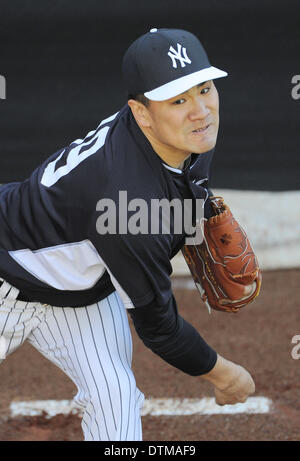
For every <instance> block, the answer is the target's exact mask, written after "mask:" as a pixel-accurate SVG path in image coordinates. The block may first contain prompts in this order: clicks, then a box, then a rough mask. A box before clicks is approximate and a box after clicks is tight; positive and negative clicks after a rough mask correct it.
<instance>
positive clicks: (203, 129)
mask: <svg viewBox="0 0 300 461" xmlns="http://www.w3.org/2000/svg"><path fill="white" fill-rule="evenodd" d="M209 126H210V123H209V124H208V125H205V126H203V127H201V128H197V129H196V130H193V133H203V131H206V130H207V128H208V127H209Z"/></svg>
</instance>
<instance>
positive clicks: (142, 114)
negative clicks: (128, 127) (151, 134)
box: [128, 99, 150, 128]
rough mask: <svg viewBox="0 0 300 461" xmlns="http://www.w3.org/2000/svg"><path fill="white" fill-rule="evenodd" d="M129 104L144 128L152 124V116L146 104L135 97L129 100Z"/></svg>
mask: <svg viewBox="0 0 300 461" xmlns="http://www.w3.org/2000/svg"><path fill="white" fill-rule="evenodd" d="M128 106H129V107H130V109H131V112H132V115H133V116H134V118H135V120H136V122H137V124H138V125H140V126H142V127H143V128H146V127H149V126H150V117H149V111H148V109H147V107H146V106H144V104H142V103H141V102H139V101H136V100H135V99H129V100H128Z"/></svg>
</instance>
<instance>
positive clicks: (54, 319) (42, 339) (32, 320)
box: [0, 282, 144, 441]
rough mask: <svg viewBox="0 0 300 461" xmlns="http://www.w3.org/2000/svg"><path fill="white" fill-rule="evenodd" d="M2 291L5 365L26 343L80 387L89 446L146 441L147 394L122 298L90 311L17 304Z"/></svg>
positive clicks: (0, 333)
mask: <svg viewBox="0 0 300 461" xmlns="http://www.w3.org/2000/svg"><path fill="white" fill-rule="evenodd" d="M18 293H19V291H18V290H17V289H16V288H15V287H12V286H11V285H9V284H8V283H7V282H4V283H3V284H2V286H1V287H0V363H1V362H2V361H3V360H4V359H5V358H6V357H7V356H8V355H9V354H10V353H12V352H13V351H14V350H16V349H17V348H18V347H19V346H20V345H21V344H22V343H23V342H24V341H25V340H27V341H29V342H30V343H31V344H32V345H33V346H34V347H35V348H36V349H37V350H38V351H40V352H41V353H42V354H43V355H44V356H45V357H46V358H47V359H49V360H50V361H51V362H52V363H54V364H55V365H57V366H58V367H59V368H60V369H61V370H63V371H64V373H65V374H66V375H67V376H68V377H69V378H70V379H71V380H72V381H73V382H74V383H75V385H76V387H77V390H78V392H77V394H76V396H75V398H74V403H75V404H76V405H77V406H78V407H80V409H81V410H82V414H83V417H82V430H83V433H84V439H85V440H86V441H104V440H105V441H125V440H142V428H141V408H142V405H143V401H144V396H143V394H142V393H141V392H140V391H139V389H138V388H137V386H136V382H135V378H134V375H133V372H132V370H131V359H132V338H131V332H130V328H129V323H128V318H127V314H126V310H125V308H124V305H123V303H122V301H121V299H120V297H119V296H118V294H117V293H116V292H113V293H112V294H110V295H109V296H108V297H107V298H105V299H104V300H102V301H100V302H98V303H96V304H93V305H90V306H85V307H79V308H71V307H67V308H61V307H55V306H49V305H42V304H40V303H33V302H30V303H26V302H23V301H18V300H16V297H17V295H18Z"/></svg>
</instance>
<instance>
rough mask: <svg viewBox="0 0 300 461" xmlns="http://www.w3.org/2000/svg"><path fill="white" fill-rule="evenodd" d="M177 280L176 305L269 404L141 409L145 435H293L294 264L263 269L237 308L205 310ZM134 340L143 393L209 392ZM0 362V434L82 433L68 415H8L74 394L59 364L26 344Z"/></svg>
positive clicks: (296, 381)
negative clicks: (152, 412) (155, 412)
mask: <svg viewBox="0 0 300 461" xmlns="http://www.w3.org/2000/svg"><path fill="white" fill-rule="evenodd" d="M181 281H182V279H174V293H175V296H176V299H177V302H178V307H179V310H180V313H181V314H182V315H183V317H185V318H186V319H187V320H189V321H191V323H192V324H193V325H194V326H196V327H197V328H198V329H199V331H200V332H201V334H202V336H203V337H204V338H205V339H206V340H207V342H208V343H209V344H211V345H212V347H214V348H215V349H216V350H217V351H218V352H219V353H220V354H222V355H223V356H224V357H226V358H228V359H231V360H233V361H235V362H237V363H239V364H241V365H243V366H245V367H246V368H247V369H248V370H249V371H250V373H251V374H252V376H253V378H254V380H255V383H256V393H255V395H256V396H264V397H269V398H271V399H272V401H273V408H272V410H271V412H270V413H268V414H261V415H259V414H252V415H249V414H248V415H247V414H240V415H212V416H198V415H193V416H168V417H166V416H164V417H161V416H159V417H157V416H144V417H143V434H144V440H145V441H300V398H299V397H300V392H299V390H300V389H299V387H300V359H299V360H297V359H296V358H293V356H292V349H293V348H294V347H295V344H293V343H292V338H293V337H294V336H295V335H300V309H299V293H300V270H285V271H267V272H264V273H263V284H262V290H261V294H260V296H259V297H258V299H257V300H256V301H255V302H254V303H253V304H251V305H249V306H248V307H246V308H245V309H244V310H242V311H241V312H240V313H239V314H237V315H230V314H223V313H220V312H216V311H215V312H212V314H211V315H209V314H208V313H207V310H206V308H205V307H204V305H203V304H202V303H201V301H200V298H199V295H198V293H197V291H195V290H185V289H182V288H180V286H181ZM133 341H134V361H133V368H134V371H135V375H136V380H137V383H138V386H139V388H140V389H141V390H142V391H143V392H144V394H145V396H146V398H149V397H156V398H166V397H174V398H175V397H178V398H201V397H205V396H208V397H212V396H213V390H212V388H211V387H210V385H209V384H208V383H206V382H205V381H204V380H202V379H201V378H199V377H197V378H196V377H190V376H188V375H185V374H183V373H182V372H180V371H179V370H177V369H175V368H173V367H171V366H169V365H167V364H166V363H164V362H163V361H162V360H161V359H159V358H158V357H156V356H155V355H154V354H153V353H152V352H150V351H149V350H147V349H146V348H145V347H144V345H143V344H142V343H141V341H140V340H139V339H138V338H137V336H136V334H135V332H134V331H133ZM294 355H295V354H294ZM298 355H300V353H298ZM0 370H1V371H0V391H1V400H0V441H81V440H82V439H83V438H82V432H81V426H80V418H79V417H78V416H75V415H73V416H64V415H57V416H56V417H54V418H51V419H46V418H45V417H44V416H38V417H18V418H11V417H10V413H9V405H10V403H11V402H12V401H18V400H44V399H58V400H61V399H71V398H72V397H73V396H74V395H75V393H76V390H75V386H74V385H73V383H72V382H70V381H69V379H68V378H67V377H65V375H64V374H63V373H62V372H61V371H60V370H59V369H58V368H56V367H55V366H54V365H53V364H51V363H49V362H48V361H47V360H46V359H45V358H44V357H42V356H41V355H40V354H39V353H38V352H37V351H35V350H34V349H33V348H32V347H31V346H30V345H29V344H25V345H24V346H23V347H21V348H20V349H19V350H17V351H16V352H15V353H14V354H12V355H11V356H10V357H9V358H8V359H7V360H6V361H5V362H4V363H3V364H2V365H1V368H0Z"/></svg>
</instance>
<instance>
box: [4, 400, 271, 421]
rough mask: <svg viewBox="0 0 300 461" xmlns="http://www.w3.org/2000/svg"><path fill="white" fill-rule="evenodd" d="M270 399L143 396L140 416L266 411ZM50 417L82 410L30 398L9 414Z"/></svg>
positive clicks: (69, 402) (68, 403) (63, 402)
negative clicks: (234, 400) (220, 402)
mask: <svg viewBox="0 0 300 461" xmlns="http://www.w3.org/2000/svg"><path fill="white" fill-rule="evenodd" d="M271 407H272V400H270V399H268V398H267V397H249V398H248V400H247V401H246V402H245V403H237V404H235V405H223V406H220V405H217V404H216V403H215V399H214V398H212V397H204V398H202V399H154V398H152V399H148V400H147V399H146V400H145V402H144V407H143V410H142V416H146V415H151V416H162V415H164V416H187V415H234V414H240V413H248V414H249V413H250V414H263V413H269V412H270V410H271ZM42 414H45V417H46V418H52V417H53V416H55V415H57V414H64V415H69V414H79V415H80V414H82V410H81V409H79V408H77V407H76V406H75V404H74V403H73V402H72V400H33V401H21V402H12V403H11V404H10V416H11V417H12V418H14V417H17V416H37V415H42Z"/></svg>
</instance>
